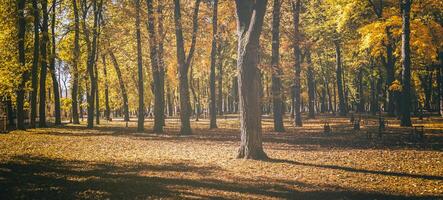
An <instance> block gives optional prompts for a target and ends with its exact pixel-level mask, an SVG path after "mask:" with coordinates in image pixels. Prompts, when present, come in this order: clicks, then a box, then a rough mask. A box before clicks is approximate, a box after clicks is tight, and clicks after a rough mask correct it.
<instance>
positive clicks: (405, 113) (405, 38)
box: [400, 0, 412, 126]
mask: <svg viewBox="0 0 443 200" xmlns="http://www.w3.org/2000/svg"><path fill="white" fill-rule="evenodd" d="M411 4H412V2H411V0H401V11H402V19H403V22H402V35H401V38H402V45H401V57H402V74H401V75H402V76H401V77H402V86H403V87H402V92H401V118H400V125H401V126H412V123H411V107H410V106H411V49H410V45H409V41H410V34H411V30H410V22H409V20H410V12H411Z"/></svg>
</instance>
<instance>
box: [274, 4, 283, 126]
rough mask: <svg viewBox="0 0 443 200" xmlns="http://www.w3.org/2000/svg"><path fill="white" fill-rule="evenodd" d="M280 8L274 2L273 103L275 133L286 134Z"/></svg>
mask: <svg viewBox="0 0 443 200" xmlns="http://www.w3.org/2000/svg"><path fill="white" fill-rule="evenodd" d="M280 7H281V3H280V1H279V0H274V9H273V12H272V56H271V67H272V79H271V80H272V81H271V82H272V86H271V88H272V103H273V112H274V131H276V132H284V131H285V127H284V125H283V100H282V91H281V90H282V82H281V75H282V71H281V68H280V66H279V60H280Z"/></svg>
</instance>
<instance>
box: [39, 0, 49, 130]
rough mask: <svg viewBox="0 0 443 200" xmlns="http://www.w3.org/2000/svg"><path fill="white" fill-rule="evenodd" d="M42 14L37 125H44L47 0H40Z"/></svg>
mask: <svg viewBox="0 0 443 200" xmlns="http://www.w3.org/2000/svg"><path fill="white" fill-rule="evenodd" d="M41 5H42V11H43V12H42V14H43V25H42V34H43V36H42V45H41V46H40V47H41V49H40V55H41V57H42V60H41V69H40V98H39V100H40V102H39V103H40V105H39V126H40V127H45V126H46V72H47V68H48V63H47V62H48V61H47V60H48V57H47V43H48V41H49V37H48V0H42V1H41Z"/></svg>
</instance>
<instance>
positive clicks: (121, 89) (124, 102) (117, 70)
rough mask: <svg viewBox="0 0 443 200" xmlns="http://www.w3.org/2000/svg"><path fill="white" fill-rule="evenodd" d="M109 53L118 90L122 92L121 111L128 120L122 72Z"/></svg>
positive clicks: (112, 54) (126, 95) (126, 98)
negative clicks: (118, 86)
mask: <svg viewBox="0 0 443 200" xmlns="http://www.w3.org/2000/svg"><path fill="white" fill-rule="evenodd" d="M109 55H110V56H111V60H112V64H113V65H114V69H115V72H116V74H117V78H118V83H119V85H120V91H121V93H122V94H121V95H122V100H123V112H124V115H125V116H124V120H125V121H129V107H128V94H127V93H126V87H125V84H124V82H123V77H122V73H121V71H120V66H119V65H118V62H117V59H116V58H115V55H114V53H113V52H112V51H111V52H110V53H109Z"/></svg>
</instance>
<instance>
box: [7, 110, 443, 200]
mask: <svg viewBox="0 0 443 200" xmlns="http://www.w3.org/2000/svg"><path fill="white" fill-rule="evenodd" d="M389 120H390V122H389V127H388V129H387V131H386V134H384V135H383V137H382V139H378V138H376V137H375V138H373V139H368V138H367V134H366V133H367V132H375V131H376V130H377V127H376V119H368V120H367V123H365V124H366V126H364V125H363V126H362V129H361V130H360V131H353V130H352V125H351V124H350V122H349V119H347V118H332V117H331V116H321V117H319V118H318V119H311V120H307V121H305V122H304V127H302V128H294V127H292V126H291V124H290V122H289V119H288V120H287V121H286V130H287V132H285V133H275V132H272V120H271V119H270V118H264V119H263V129H264V133H263V137H264V148H265V151H266V153H267V154H268V156H269V157H271V159H270V160H267V161H253V160H242V159H234V157H235V154H236V150H237V148H238V146H239V141H240V138H239V131H238V119H237V117H235V116H229V117H226V118H224V117H222V118H221V119H219V129H215V130H208V129H207V127H208V120H206V119H202V120H201V121H199V122H195V121H194V122H192V123H193V124H192V126H193V127H194V134H193V135H190V136H180V135H178V129H179V121H178V120H177V119H168V120H167V122H166V127H165V130H166V133H165V134H154V133H152V132H151V131H150V129H151V128H152V120H150V119H148V120H147V121H146V129H147V130H146V131H145V132H144V133H136V123H135V120H133V121H131V122H130V123H129V127H128V128H125V124H124V123H123V122H121V121H118V120H114V121H113V122H105V121H102V125H100V126H98V127H97V128H94V129H92V130H88V129H85V128H84V125H81V126H75V125H65V126H63V127H55V128H46V129H33V130H28V131H13V132H10V133H8V134H1V135H0V141H1V142H0V199H42V198H43V199H62V198H67V199H78V198H81V199H107V198H109V199H146V198H155V199H157V198H161V199H177V198H191V199H207V198H220V199H241V198H248V199H442V198H443V196H442V194H443V153H442V150H443V119H442V118H429V119H425V120H418V119H414V124H420V125H423V126H425V133H426V138H425V139H424V140H423V141H419V140H415V139H413V138H411V137H410V134H409V132H410V130H409V129H405V128H400V127H399V126H398V121H397V120H395V119H389ZM325 121H327V122H329V123H330V124H331V126H332V130H333V134H332V135H330V136H326V135H323V134H322V132H323V124H324V122H325Z"/></svg>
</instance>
